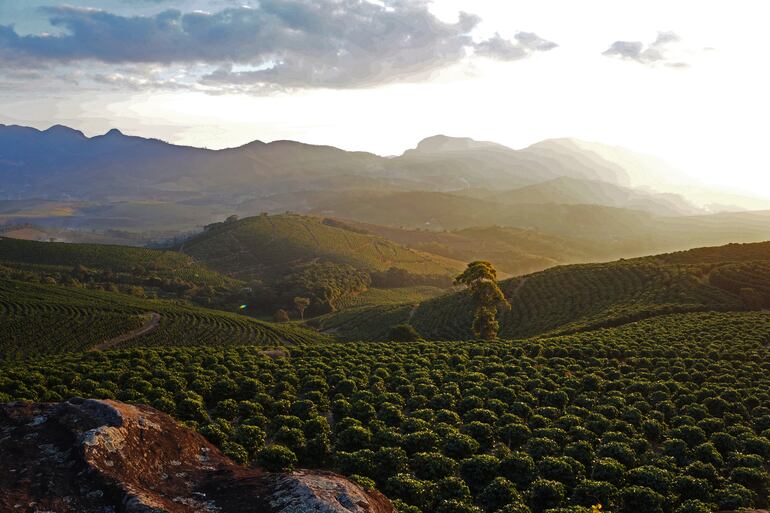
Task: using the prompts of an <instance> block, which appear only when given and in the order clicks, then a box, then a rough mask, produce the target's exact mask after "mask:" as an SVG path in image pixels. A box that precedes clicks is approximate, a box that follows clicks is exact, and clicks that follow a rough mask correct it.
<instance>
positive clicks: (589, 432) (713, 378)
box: [0, 312, 770, 513]
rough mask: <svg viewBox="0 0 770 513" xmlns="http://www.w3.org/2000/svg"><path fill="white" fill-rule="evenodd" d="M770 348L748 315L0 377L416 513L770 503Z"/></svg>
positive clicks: (89, 357)
mask: <svg viewBox="0 0 770 513" xmlns="http://www.w3.org/2000/svg"><path fill="white" fill-rule="evenodd" d="M769 342H770V315H767V314H765V313H760V312H756V313H751V312H747V313H695V314H677V315H670V316H664V317H659V318H656V319H650V320H644V321H640V322H636V323H632V324H629V325H626V326H623V327H619V328H608V329H602V330H598V331H594V332H590V333H582V334H578V335H568V336H562V337H556V338H549V339H545V338H543V339H533V340H523V341H513V342H502V341H495V342H452V343H448V342H408V343H348V344H318V345H308V344H299V345H295V346H291V347H290V348H288V350H289V351H290V355H287V356H286V357H283V356H281V354H282V353H275V352H274V353H272V354H266V353H264V352H261V351H260V350H258V349H256V348H254V347H249V346H238V347H232V348H216V347H197V348H191V347H185V348H136V349H124V350H116V351H110V352H107V353H89V354H84V355H65V356H60V357H57V358H56V359H45V358H44V359H39V360H34V361H28V362H26V363H23V364H17V365H13V366H6V367H5V368H2V367H0V400H11V399H15V400H33V401H38V400H59V399H62V398H65V397H67V396H70V395H88V396H93V397H115V398H118V399H121V400H124V401H132V402H143V403H149V404H151V405H153V406H155V407H157V408H159V409H161V410H163V411H166V412H168V413H170V414H172V415H174V416H176V417H178V418H179V419H182V420H184V421H187V422H189V423H190V425H192V426H194V427H196V428H197V429H199V430H200V431H201V432H202V433H203V434H204V435H205V436H206V437H208V438H209V439H210V440H212V441H213V442H214V443H216V444H218V445H219V446H220V447H222V449H223V450H224V451H225V452H226V453H227V454H229V455H231V456H232V457H234V458H235V459H238V460H241V461H255V462H258V463H260V464H262V465H264V466H266V467H268V468H271V469H282V468H291V467H293V466H295V465H300V466H311V467H315V466H319V467H332V468H335V469H336V470H338V471H340V472H343V473H344V474H347V475H351V476H355V479H356V480H357V481H359V482H361V483H369V484H372V483H373V484H374V485H376V486H377V487H378V488H380V489H381V490H382V491H383V492H385V493H386V494H387V495H389V496H390V497H391V498H393V499H396V500H398V501H400V502H399V505H400V508H401V510H402V511H411V512H419V511H421V512H423V513H426V512H436V513H446V512H478V511H486V512H490V513H491V512H501V513H502V512H504V513H509V512H518V513H527V512H529V511H531V512H533V513H540V512H544V511H547V510H552V511H553V512H554V513H556V512H559V513H561V512H562V511H564V512H566V511H570V512H576V511H588V509H580V507H583V508H588V507H590V506H592V505H594V504H596V503H601V504H602V505H603V508H604V510H609V511H612V512H616V513H632V512H633V513H647V512H650V513H668V512H698V511H714V510H716V509H723V510H733V509H739V508H744V507H763V506H766V505H767V501H768V486H770V478H769V477H768V464H769V463H770V359H768V357H769V356H770V347H768V343H769ZM565 508H566V509H565Z"/></svg>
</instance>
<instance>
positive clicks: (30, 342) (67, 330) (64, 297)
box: [0, 279, 324, 360]
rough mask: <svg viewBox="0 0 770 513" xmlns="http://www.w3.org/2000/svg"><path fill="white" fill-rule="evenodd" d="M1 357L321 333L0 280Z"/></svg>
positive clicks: (306, 337) (292, 338)
mask: <svg viewBox="0 0 770 513" xmlns="http://www.w3.org/2000/svg"><path fill="white" fill-rule="evenodd" d="M0 333H2V336H0V360H15V359H20V358H25V357H31V356H40V355H44V354H59V353H64V352H72V351H83V350H86V349H91V348H94V347H103V348H108V347H114V346H143V347H144V346H152V347H157V346H174V345H211V346H216V347H220V346H223V345H237V344H269V345H275V344H286V343H298V342H306V341H307V342H309V341H317V340H324V337H323V336H322V335H319V334H317V333H314V332H312V331H310V330H307V329H304V328H301V327H299V326H296V325H293V324H273V323H267V322H262V321H258V320H254V319H251V318H249V317H246V316H242V315H236V314H231V313H227V312H221V311H216V310H207V309H204V308H197V307H192V306H185V305H181V304H176V303H174V302H170V301H162V300H146V299H139V298H133V297H131V296H126V295H122V294H114V293H109V292H102V291H95V290H85V289H77V288H73V287H62V286H58V285H44V284H34V283H27V282H20V281H14V280H6V279H0Z"/></svg>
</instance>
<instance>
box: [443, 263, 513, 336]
mask: <svg viewBox="0 0 770 513" xmlns="http://www.w3.org/2000/svg"><path fill="white" fill-rule="evenodd" d="M455 283H456V284H458V285H465V286H466V287H468V288H469V289H470V291H471V292H472V294H473V300H474V302H475V303H476V313H475V315H474V316H473V334H474V335H475V336H477V337H481V338H485V339H493V338H497V332H498V331H499V330H500V323H499V322H497V309H498V308H499V307H503V308H506V309H510V308H511V305H510V303H508V300H507V299H505V295H504V294H503V291H502V290H500V287H499V286H498V285H497V271H496V270H495V268H494V267H493V266H492V264H490V263H489V262H485V261H483V260H477V261H475V262H471V263H470V264H468V267H467V268H466V269H465V271H463V273H462V274H460V275H458V276H457V277H455Z"/></svg>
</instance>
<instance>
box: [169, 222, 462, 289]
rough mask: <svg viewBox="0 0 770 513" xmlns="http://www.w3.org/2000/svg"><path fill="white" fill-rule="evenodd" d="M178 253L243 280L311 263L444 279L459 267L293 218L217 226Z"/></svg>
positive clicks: (333, 225) (347, 229)
mask: <svg viewBox="0 0 770 513" xmlns="http://www.w3.org/2000/svg"><path fill="white" fill-rule="evenodd" d="M181 250H182V251H183V252H184V253H185V254H188V255H191V256H193V257H194V258H195V259H196V260H198V261H199V262H202V263H204V264H206V265H207V266H209V267H211V268H212V269H216V270H218V271H220V272H223V273H231V274H233V275H235V276H237V277H239V278H242V279H248V278H253V277H263V276H266V275H269V274H276V275H280V274H282V273H285V272H286V271H287V270H288V269H289V268H291V267H292V266H295V265H297V264H302V263H308V262H312V261H315V260H325V261H330V262H334V263H339V264H348V265H351V266H354V267H356V268H357V269H365V270H372V271H384V270H387V269H389V268H391V267H398V268H401V269H405V270H407V271H409V272H411V273H415V274H444V275H448V274H451V273H453V272H455V271H456V270H458V269H460V268H462V266H463V264H462V262H457V261H452V260H450V259H442V258H440V257H436V256H434V255H428V254H426V253H420V252H417V251H414V250H409V249H407V248H404V247H403V246H400V245H398V244H395V243H393V242H391V241H389V240H386V239H384V238H382V237H377V236H375V235H372V234H369V233H361V232H360V231H358V230H356V229H355V228H353V227H351V226H347V225H345V224H344V223H342V222H339V221H335V220H333V219H323V218H317V217H309V216H300V215H293V214H284V215H273V216H269V215H263V216H256V217H249V218H246V219H241V220H237V221H234V222H228V223H222V224H218V225H215V226H212V227H210V228H208V229H207V230H206V231H205V232H204V233H202V234H200V235H198V236H196V237H193V238H191V239H189V240H187V241H185V243H184V244H183V245H182V246H181Z"/></svg>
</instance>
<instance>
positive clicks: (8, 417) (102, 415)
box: [0, 399, 395, 513]
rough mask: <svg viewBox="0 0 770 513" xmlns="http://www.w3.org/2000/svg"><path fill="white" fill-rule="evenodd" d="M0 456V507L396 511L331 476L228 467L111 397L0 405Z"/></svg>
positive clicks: (179, 429) (173, 425)
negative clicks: (276, 472)
mask: <svg viewBox="0 0 770 513" xmlns="http://www.w3.org/2000/svg"><path fill="white" fill-rule="evenodd" d="M0 461H2V462H3V465H0V511H20V512H21V511H34V510H37V511H55V512H57V513H75V512H77V513H110V512H117V511H121V512H125V513H162V512H167V513H192V512H196V513H241V512H243V513H245V512H254V511H260V512H266V513H300V512H317V513H395V509H394V508H393V505H392V504H391V503H390V501H389V500H388V499H387V498H385V497H384V496H383V495H382V494H380V493H378V492H376V491H366V490H364V489H362V488H361V487H360V486H358V485H357V484H355V483H353V482H351V481H348V480H347V479H345V478H344V477H342V476H338V475H336V474H333V473H331V472H324V471H308V470H302V471H297V472H293V473H290V474H271V473H267V472H263V471H261V470H260V469H255V468H246V467H242V466H239V465H236V464H235V463H233V462H232V461H231V460H230V459H228V458H227V457H225V456H224V455H223V454H222V453H220V452H219V450H218V449H216V448H215V447H214V446H213V445H211V444H210V443H209V442H208V441H207V440H206V439H205V438H203V437H202V436H201V435H199V434H197V433H195V432H194V431H192V430H190V429H187V428H185V427H183V426H181V425H179V424H178V423H177V422H176V421H174V420H173V419H172V418H171V417H169V416H168V415H166V414H163V413H160V412H158V411H156V410H154V409H152V408H149V407H147V406H131V405H128V404H123V403H119V402H116V401H97V400H91V399H71V400H69V401H67V402H62V403H55V404H18V403H11V404H5V405H0ZM6 462H9V463H12V464H10V465H9V464H6ZM18 505H25V506H28V505H34V506H28V507H29V509H27V508H26V507H21V508H20V507H19V506H18Z"/></svg>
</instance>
